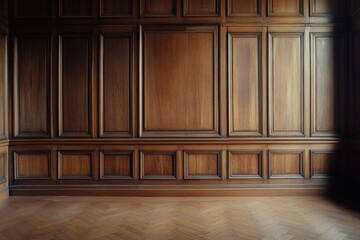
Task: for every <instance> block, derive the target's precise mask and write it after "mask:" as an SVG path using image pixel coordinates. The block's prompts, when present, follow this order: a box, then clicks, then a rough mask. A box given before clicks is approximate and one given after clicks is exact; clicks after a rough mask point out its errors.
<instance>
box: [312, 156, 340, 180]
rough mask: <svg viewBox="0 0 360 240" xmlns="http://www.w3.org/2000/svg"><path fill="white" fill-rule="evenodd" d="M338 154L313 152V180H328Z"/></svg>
mask: <svg viewBox="0 0 360 240" xmlns="http://www.w3.org/2000/svg"><path fill="white" fill-rule="evenodd" d="M336 157H337V154H336V153H335V152H327V151H317V150H315V151H311V155H310V162H311V178H328V177H330V174H331V167H332V164H335V161H336Z"/></svg>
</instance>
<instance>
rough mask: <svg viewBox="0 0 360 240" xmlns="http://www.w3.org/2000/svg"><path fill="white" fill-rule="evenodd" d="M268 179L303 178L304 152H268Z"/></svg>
mask: <svg viewBox="0 0 360 240" xmlns="http://www.w3.org/2000/svg"><path fill="white" fill-rule="evenodd" d="M268 167H269V178H304V151H297V150H296V151H292V150H270V151H269V160H268Z"/></svg>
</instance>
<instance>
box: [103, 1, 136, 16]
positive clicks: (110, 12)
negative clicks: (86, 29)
mask: <svg viewBox="0 0 360 240" xmlns="http://www.w3.org/2000/svg"><path fill="white" fill-rule="evenodd" d="M132 15H133V1H132V0H121V1H119V0H100V16H101V17H131V16H132Z"/></svg>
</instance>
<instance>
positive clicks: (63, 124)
mask: <svg viewBox="0 0 360 240" xmlns="http://www.w3.org/2000/svg"><path fill="white" fill-rule="evenodd" d="M59 43H60V46H59V48H60V50H59V56H60V57H59V68H60V69H59V71H60V73H59V135H60V136H78V137H79V136H84V137H86V136H90V135H91V133H92V93H91V91H92V74H91V71H92V70H91V51H90V49H91V39H90V37H89V35H61V36H60V42H59Z"/></svg>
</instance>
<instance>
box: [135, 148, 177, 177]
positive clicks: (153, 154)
mask: <svg viewBox="0 0 360 240" xmlns="http://www.w3.org/2000/svg"><path fill="white" fill-rule="evenodd" d="M140 179H176V152H163V151H159V152H157V151H140Z"/></svg>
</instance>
